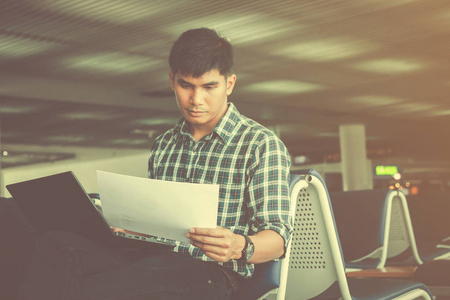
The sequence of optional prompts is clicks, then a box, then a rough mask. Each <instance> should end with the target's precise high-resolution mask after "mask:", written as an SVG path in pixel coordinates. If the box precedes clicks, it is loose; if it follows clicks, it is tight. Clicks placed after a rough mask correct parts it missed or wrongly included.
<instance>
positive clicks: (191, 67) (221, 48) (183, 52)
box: [169, 28, 233, 77]
mask: <svg viewBox="0 0 450 300" xmlns="http://www.w3.org/2000/svg"><path fill="white" fill-rule="evenodd" d="M169 65H170V68H171V69H172V72H174V73H176V72H181V73H182V74H184V75H187V74H192V76H193V77H200V76H201V75H203V74H204V73H206V72H209V71H211V70H213V69H218V70H219V72H220V74H221V75H224V76H228V75H231V73H232V69H233V47H232V46H231V44H230V43H229V42H228V41H227V40H226V39H225V38H222V37H220V36H219V35H218V34H217V32H215V31H214V30H211V29H208V28H198V29H191V30H188V31H185V32H184V33H183V34H181V35H180V37H179V38H178V40H177V41H176V42H175V43H174V44H173V46H172V50H171V51H170V56H169Z"/></svg>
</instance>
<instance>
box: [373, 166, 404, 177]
mask: <svg viewBox="0 0 450 300" xmlns="http://www.w3.org/2000/svg"><path fill="white" fill-rule="evenodd" d="M397 173H399V171H398V167H397V166H376V167H375V174H376V175H379V176H383V175H389V176H394V174H397Z"/></svg>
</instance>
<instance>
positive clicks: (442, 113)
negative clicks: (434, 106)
mask: <svg viewBox="0 0 450 300" xmlns="http://www.w3.org/2000/svg"><path fill="white" fill-rule="evenodd" d="M429 115H430V116H434V117H439V116H448V115H450V110H449V109H447V110H436V111H434V112H432V113H430V114H429Z"/></svg>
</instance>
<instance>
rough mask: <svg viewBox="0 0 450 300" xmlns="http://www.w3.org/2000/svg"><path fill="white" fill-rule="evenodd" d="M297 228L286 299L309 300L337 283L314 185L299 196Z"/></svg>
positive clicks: (296, 216) (292, 248) (292, 247)
mask: <svg viewBox="0 0 450 300" xmlns="http://www.w3.org/2000/svg"><path fill="white" fill-rule="evenodd" d="M294 224H295V228H294V232H293V237H292V242H291V257H290V262H289V272H288V282H287V287H288V288H287V291H286V299H309V298H312V297H314V296H315V295H318V294H320V293H321V292H322V291H324V290H326V289H327V288H328V287H329V286H331V285H332V284H333V283H334V282H336V281H337V270H336V267H335V264H334V263H333V254H332V250H331V246H330V243H329V238H328V237H327V232H328V229H327V226H326V224H325V220H324V214H323V211H322V207H321V204H320V201H319V195H318V191H317V189H316V187H315V186H314V185H312V184H310V185H309V186H308V187H307V188H305V189H302V190H301V192H300V193H299V196H298V199H297V203H296V210H295V221H294Z"/></svg>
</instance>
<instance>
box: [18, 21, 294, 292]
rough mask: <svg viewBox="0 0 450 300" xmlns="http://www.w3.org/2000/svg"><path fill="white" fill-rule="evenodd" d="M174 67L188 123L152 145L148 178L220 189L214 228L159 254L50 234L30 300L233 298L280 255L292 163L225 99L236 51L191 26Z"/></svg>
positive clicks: (287, 223) (287, 226)
mask: <svg viewBox="0 0 450 300" xmlns="http://www.w3.org/2000/svg"><path fill="white" fill-rule="evenodd" d="M169 64H170V68H171V71H170V73H169V80H170V84H171V87H172V89H173V91H174V94H175V98H176V101H177V104H178V107H179V109H180V111H181V113H182V115H183V118H182V119H181V120H180V122H179V123H178V124H177V125H176V126H175V127H174V128H173V129H171V130H169V131H167V132H166V133H164V134H162V135H161V136H159V137H158V138H157V139H156V140H155V142H154V144H153V147H152V149H151V153H150V159H149V177H150V178H154V179H160V180H169V181H179V182H192V183H203V184H208V183H214V184H220V196H219V211H218V220H217V225H218V226H217V228H192V229H190V230H189V232H187V233H186V237H188V238H189V239H190V241H191V242H190V244H188V243H182V242H178V243H177V245H176V247H175V248H174V250H173V251H165V252H164V251H162V252H159V253H145V252H143V251H139V250H133V251H132V252H130V251H129V250H124V249H110V248H106V247H104V246H101V245H97V244H95V243H94V242H92V241H89V240H87V239H86V238H84V237H80V236H76V235H74V234H70V233H61V232H52V233H46V234H44V235H43V236H42V238H41V242H40V244H39V245H40V246H39V247H38V250H37V251H36V254H35V258H34V259H33V263H32V267H31V277H30V280H29V281H28V284H27V286H26V289H25V296H26V297H25V298H27V299H41V298H42V299H58V300H59V299H232V297H233V294H234V293H235V292H236V291H237V290H238V288H239V282H240V281H242V280H245V278H249V277H251V276H252V274H253V270H254V264H257V263H262V262H266V261H269V260H272V259H275V258H278V257H282V256H283V255H284V251H285V248H286V244H287V242H288V240H289V238H290V233H291V229H292V228H291V220H290V219H289V187H288V181H289V167H290V158H289V155H288V152H287V150H286V148H285V146H284V145H283V143H282V142H281V141H280V140H279V139H278V138H277V137H276V136H275V135H274V134H273V133H272V132H270V131H269V130H267V129H266V128H264V127H263V126H261V125H259V124H258V123H256V122H254V121H252V120H250V119H248V118H246V117H244V116H242V115H241V114H240V113H239V112H238V111H237V109H236V107H235V106H234V105H233V104H232V103H228V96H229V95H230V94H231V92H232V91H233V88H234V85H235V83H236V75H234V74H233V73H232V66H233V51H232V47H231V45H230V44H229V42H228V41H226V40H225V39H224V38H221V37H220V36H218V35H217V33H216V32H215V31H212V30H209V29H206V28H201V29H194V30H189V31H187V32H185V33H183V34H182V35H181V36H180V37H179V39H178V40H177V41H176V42H175V43H174V45H173V47H172V50H171V53H170V58H169ZM199 209H201V207H199ZM117 230H119V229H117ZM130 253H131V254H130ZM40 297H41V298H40Z"/></svg>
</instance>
